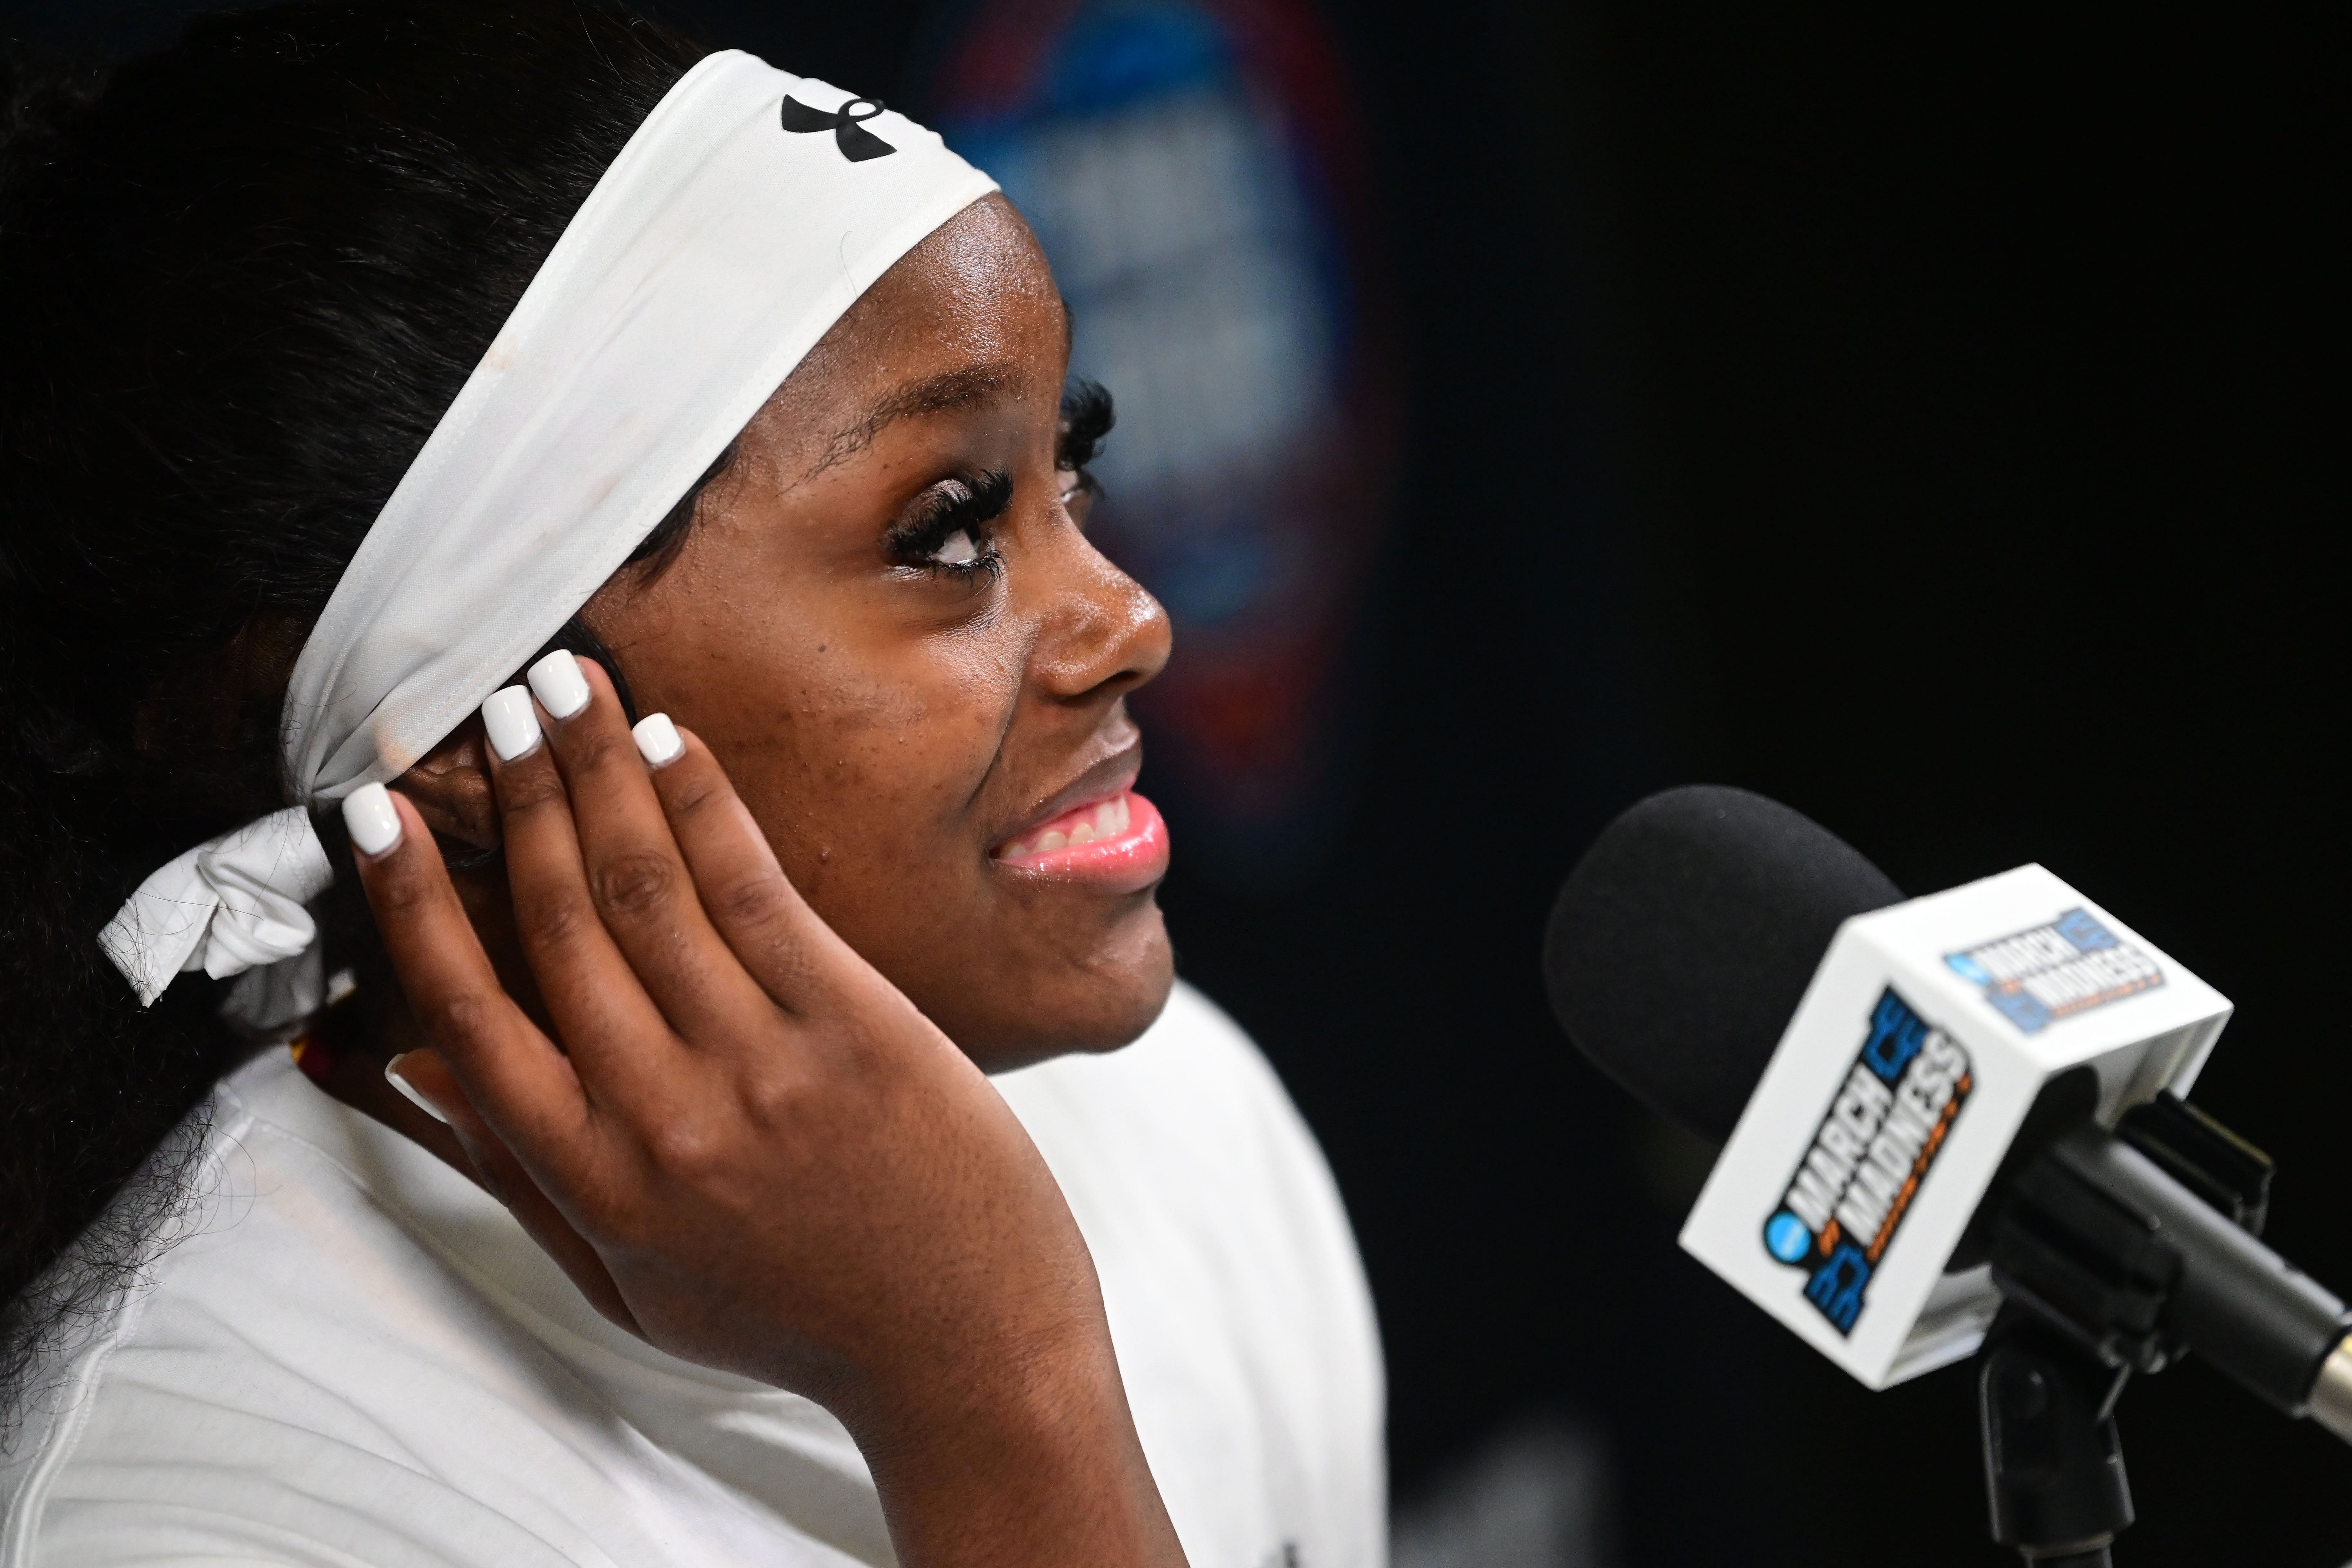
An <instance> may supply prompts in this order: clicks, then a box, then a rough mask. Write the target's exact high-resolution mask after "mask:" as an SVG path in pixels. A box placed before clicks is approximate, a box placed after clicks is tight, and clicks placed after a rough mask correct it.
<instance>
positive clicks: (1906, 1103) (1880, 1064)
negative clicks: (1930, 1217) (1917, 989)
mask: <svg viewBox="0 0 2352 1568" xmlns="http://www.w3.org/2000/svg"><path fill="white" fill-rule="evenodd" d="M1975 1081H1976V1080H1975V1079H1974V1077H1973V1076H1972V1075H1971V1074H1970V1072H1969V1053H1968V1051H1967V1050H1966V1049H1965V1048H1964V1047H1962V1046H1961V1045H1960V1043H1959V1042H1958V1040H1956V1039H1954V1038H1952V1037H1951V1036H1949V1035H1948V1034H1946V1033H1944V1031H1943V1030H1941V1029H1939V1028H1937V1027H1936V1026H1934V1025H1932V1024H1929V1023H1927V1021H1926V1020H1925V1019H1923V1018H1921V1017H1920V1016H1919V1015H1918V1014H1917V1013H1916V1012H1914V1011H1913V1010H1912V1007H1911V1005H1910V1004H1909V1003H1907V1002H1906V1001H1904V1000H1903V998H1902V997H1900V996H1897V995H1896V994H1895V992H1894V990H1893V989H1892V988H1891V987H1890V988H1889V989H1888V990H1887V992H1886V994H1885V995H1882V996H1881V997H1879V999H1878V1005H1877V1006H1875V1007H1874V1008H1872V1009H1871V1013H1870V1032H1869V1034H1868V1035H1867V1036H1866V1037H1864V1040H1863V1042H1862V1052H1861V1054H1860V1055H1859V1056H1857V1057H1855V1058H1854V1062H1853V1070H1852V1071H1851V1072H1849V1073H1847V1074H1846V1078H1845V1083H1844V1085H1843V1087H1842V1088H1840V1089H1839V1090H1838V1095H1837V1099H1836V1100H1833V1101H1832V1102H1831V1105H1830V1109H1829V1114H1827V1115H1826V1116H1823V1117H1822V1124H1821V1126H1820V1128H1819V1129H1817V1130H1816V1131H1814V1133H1813V1142H1812V1147H1811V1149H1809V1150H1807V1151H1806V1152H1805V1159H1804V1163H1802V1164H1801V1165H1799V1166H1798V1167H1797V1173H1796V1175H1795V1176H1794V1177H1793V1178H1792V1179H1791V1180H1790V1183H1789V1190H1788V1191H1787V1192H1785V1193H1783V1194H1781V1195H1780V1207H1779V1208H1777V1209H1775V1210H1774V1211H1773V1213H1772V1217H1771V1218H1770V1219H1768V1220H1766V1221H1765V1222H1764V1250H1765V1251H1767V1252H1769V1253H1770V1254H1771V1255H1772V1256H1773V1257H1775V1258H1779V1259H1780V1261H1781V1262H1783V1263H1787V1264H1791V1265H1794V1266H1795V1267H1797V1268H1803V1269H1805V1270H1807V1271H1808V1273H1809V1274H1810V1275H1811V1278H1809V1279H1807V1280H1806V1281H1805V1300H1808V1301H1811V1303H1812V1304H1813V1305H1814V1306H1815V1307H1816V1308H1818V1309H1819V1310H1820V1311H1821V1314H1822V1317H1824V1318H1827V1319H1828V1320H1829V1321H1830V1322H1831V1324H1832V1327H1834V1328H1835V1329H1836V1330H1837V1331H1838V1332H1839V1333H1842V1334H1850V1333H1852V1332H1853V1325H1854V1321H1855V1320H1856V1319H1857V1318H1859V1317H1861V1315H1862V1308H1863V1292H1864V1290H1866V1289H1868V1288H1869V1286H1870V1277H1871V1274H1872V1273H1873V1271H1874V1270H1875V1269H1876V1268H1877V1267H1878V1260H1879V1259H1880V1258H1884V1257H1885V1256H1886V1249H1887V1247H1889V1246H1890V1245H1892V1244H1893V1242H1894V1240H1895V1230H1896V1228H1897V1227H1899V1226H1901V1225H1902V1224H1903V1216H1904V1215H1906V1214H1907V1213H1909V1212H1910V1208H1911V1200H1912V1199H1913V1198H1914V1197H1915V1196H1916V1195H1917V1194H1918V1191H1919V1184H1920V1183H1921V1182H1924V1181H1926V1180H1927V1170H1928V1167H1930V1166H1931V1165H1933V1164H1934V1163H1936V1155H1937V1151H1939V1150H1941V1149H1942V1148H1943V1146H1944V1141H1945V1140H1946V1139H1947V1138H1948V1137H1949V1136H1950V1135H1951V1131H1952V1121H1953V1119H1954V1118H1955V1117H1957V1116H1958V1115H1959V1113H1960V1104H1961V1102H1962V1101H1963V1100H1967V1099H1968V1097H1969V1089H1971V1088H1973V1087H1975Z"/></svg>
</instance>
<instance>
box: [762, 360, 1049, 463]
mask: <svg viewBox="0 0 2352 1568" xmlns="http://www.w3.org/2000/svg"><path fill="white" fill-rule="evenodd" d="M1017 375H1018V373H1017V372H1016V371H1015V370H1014V369H1013V366H1011V365H1004V364H975V365H965V366H964V367H962V368H961V369H960V370H950V371H944V372H942V373H940V374H938V375H929V376H925V377H924V378H923V379H922V380H920V381H910V382H908V383H906V384H904V385H901V386H898V387H894V388H892V389H891V390H890V391H889V392H887V393H886V394H885V395H883V396H882V397H880V398H879V399H877V401H876V402H875V403H874V404H873V405H871V406H870V407H868V408H867V409H866V412H865V414H864V415H862V416H860V417H859V418H858V420H857V422H856V424H854V425H852V426H849V427H848V428H847V429H845V430H841V431H838V432H836V433H835V436H834V437H833V439H832V440H830V441H828V442H826V443H825V447H824V456H823V457H821V458H818V459H817V460H816V466H815V467H814V468H811V469H809V473H808V477H809V478H812V479H814V477H816V476H817V475H818V474H821V473H823V472H824V470H825V469H827V468H831V467H833V466H834V465H835V463H838V462H841V461H843V460H844V459H845V458H850V457H853V456H855V455H856V453H858V452H861V451H864V450H865V449H866V447H870V446H872V445H873V444H874V438H875V437H877V436H879V435H880V434H882V432H883V431H884V430H885V429H886V428H887V427H888V426H890V425H891V424H892V422H894V421H896V420H899V419H915V418H920V417H922V416H924V415H927V414H947V413H951V412H953V411H954V410H956V409H959V408H969V407H971V405H974V404H976V403H985V402H986V401H988V399H989V398H991V397H992V396H994V395H996V394H997V393H998V392H1000V391H1001V390H1003V388H1004V386H1005V385H1006V384H1009V383H1011V382H1012V381H1013V380H1015V379H1016V377H1017Z"/></svg>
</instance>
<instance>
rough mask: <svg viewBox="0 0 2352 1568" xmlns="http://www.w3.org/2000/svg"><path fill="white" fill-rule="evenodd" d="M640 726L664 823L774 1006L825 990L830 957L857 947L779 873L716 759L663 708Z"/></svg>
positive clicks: (790, 1006) (800, 1002) (803, 1003)
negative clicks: (829, 924)
mask: <svg viewBox="0 0 2352 1568" xmlns="http://www.w3.org/2000/svg"><path fill="white" fill-rule="evenodd" d="M637 730H638V732H639V733H640V734H641V735H644V736H646V761H647V762H648V763H654V764H655V765H654V768H653V773H652V784H653V789H654V792H655V794H656V795H657V796H658V797H659V798H660V801H661V805H662V811H663V813H664V815H665V816H667V818H668V821H669V827H670V832H671V834H672V835H673V836H674V837H675V838H676V840H677V847H678V849H679V852H680V853H681V854H682V855H683V856H684V857H685V859H686V864H687V868H688V871H689V872H690V873H691V874H692V876H693V879H694V886H695V888H696V889H697V891H698V894H699V895H700V898H701V900H702V907H703V908H704V910H707V911H708V913H709V918H710V921H711V923H712V925H713V926H714V927H715V928H716V929H717V930H718V931H719V935H720V936H721V937H722V938H724V939H725V941H726V942H727V945H728V947H729V948H730V949H731V950H732V951H733V952H734V953H735V956H736V958H737V959H738V960H739V961H740V963H742V965H743V967H744V968H745V969H746V970H748V971H750V972H751V975H752V977H753V978H754V979H756V980H758V981H759V983H760V985H761V989H762V990H763V991H765V992H766V993H767V994H768V996H769V998H770V999H771V1000H772V1001H773V1002H775V1003H776V1005H779V1006H782V1007H784V1008H786V1009H787V1010H790V1011H794V1012H801V1011H805V1010H807V1009H808V1008H810V1007H811V1006H813V1005H816V1004H817V1003H819V1002H820V1001H822V1000H824V999H825V998H827V997H829V996H830V995H831V994H832V992H833V990H834V989H835V985H836V984H837V980H832V979H831V977H832V976H833V975H834V973H835V966H836V965H837V964H839V963H841V962H842V961H844V960H845V959H853V960H854V958H855V954H853V953H851V952H850V950H849V947H848V944H847V943H845V942H843V941H842V940H841V938H840V937H839V936H838V935H836V934H835V931H834V930H833V928H832V927H831V926H828V925H826V924H825V923H824V918H823V917H822V916H820V915H819V914H818V913H817V912H816V911H815V910H813V909H811V908H810V907H809V903H808V900H806V899H803V898H802V897H801V893H800V889H797V888H795V887H793V883H792V879H791V878H789V877H787V876H785V875H784V868H783V867H782V865H780V864H778V863H777V860H776V852H775V849H774V847H772V846H771V845H770V844H769V842H768V836H767V835H766V834H764V833H762V832H761V830H760V825H759V823H758V822H757V821H756V820H755V819H754V818H753V817H752V816H751V808H750V807H749V806H747V805H744V804H743V800H742V797H741V796H740V795H737V794H736V793H735V786H734V785H733V784H731V783H730V782H729V780H728V777H727V773H726V770H725V769H724V768H721V767H720V766H719V759H718V758H717V757H714V756H712V755H711V754H710V748H709V747H708V746H706V745H704V744H703V743H702V742H701V741H700V740H699V739H698V737H697V736H696V735H695V734H694V732H693V731H690V730H681V729H679V728H677V726H676V725H675V724H672V723H671V722H670V721H669V720H668V719H667V717H666V716H664V715H661V714H655V715H654V716H652V717H651V718H649V719H646V721H643V722H642V723H640V724H639V725H638V726H637ZM829 980H830V981H831V983H829Z"/></svg>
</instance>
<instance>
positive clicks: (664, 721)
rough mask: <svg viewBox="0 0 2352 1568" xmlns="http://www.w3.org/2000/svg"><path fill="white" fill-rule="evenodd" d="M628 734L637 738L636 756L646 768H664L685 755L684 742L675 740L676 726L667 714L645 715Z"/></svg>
mask: <svg viewBox="0 0 2352 1568" xmlns="http://www.w3.org/2000/svg"><path fill="white" fill-rule="evenodd" d="M629 733H630V734H632V735H635V737H636V738H637V754H638V755H639V756H641V757H643V758H645V760H646V766H647V767H653V768H666V767H667V766H669V765H670V763H674V762H676V761H677V760H678V758H680V757H682V756H684V755H686V742H684V741H681V740H679V739H678V738H677V725H675V724H673V723H671V722H670V721H669V715H668V714H667V713H648V714H646V716H645V717H644V718H642V719H640V720H638V721H637V727H636V728H635V729H634V730H632V731H629Z"/></svg>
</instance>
